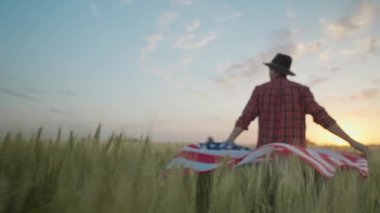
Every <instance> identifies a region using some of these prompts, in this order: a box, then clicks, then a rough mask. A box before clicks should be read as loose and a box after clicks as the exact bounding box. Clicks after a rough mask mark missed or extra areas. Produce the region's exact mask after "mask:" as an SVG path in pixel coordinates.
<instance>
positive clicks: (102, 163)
mask: <svg viewBox="0 0 380 213" xmlns="http://www.w3.org/2000/svg"><path fill="white" fill-rule="evenodd" d="M41 133H42V129H39V131H38V132H37V133H36V134H34V135H33V136H32V137H31V138H24V137H23V136H22V135H21V134H11V133H9V134H7V135H6V136H4V137H2V138H1V144H0V212H70V213H75V212H131V213H132V212H133V213H134V212H138V213H140V212H141V213H145V212H147V213H149V212H158V213H159V212H162V213H171V212H173V213H182V212H183V213H186V212H188V213H192V212H210V213H223V212H311V213H314V212H315V213H317V212H331V213H335V212H345V213H346V212H347V213H349V212H352V213H358V212H365V213H371V212H373V213H375V212H380V158H379V154H380V152H379V150H376V148H373V155H372V156H371V158H370V159H369V164H370V167H369V168H370V175H369V177H368V178H366V179H363V178H362V177H360V176H359V175H358V173H357V172H353V171H339V172H338V174H337V175H336V177H334V178H331V179H325V178H322V177H320V176H319V175H318V174H316V173H315V171H314V170H313V169H312V168H310V167H309V166H307V165H304V164H303V163H302V162H300V161H298V160H297V159H289V160H286V161H275V162H265V163H261V164H259V165H255V166H249V167H244V168H241V169H236V170H231V169H228V168H221V169H218V170H217V171H216V172H214V173H213V174H212V175H207V176H205V175H204V176H201V177H199V176H197V175H194V174H189V175H183V174H182V173H181V172H180V171H178V172H175V171H174V172H171V173H170V174H166V175H163V174H162V169H164V168H165V165H166V164H167V163H168V162H169V161H170V160H171V159H172V158H173V156H174V155H175V154H176V152H177V151H178V150H179V149H180V148H181V147H183V146H184V144H181V143H178V144H176V143H170V144H169V143H168V144H164V143H153V142H150V140H149V139H148V138H147V139H145V140H137V141H136V140H130V139H127V138H126V137H125V136H123V135H122V134H120V135H114V134H113V135H111V136H110V137H109V139H107V140H101V139H100V130H99V129H98V131H97V133H96V134H95V135H94V136H88V137H86V138H77V137H76V136H75V134H74V133H73V132H71V134H70V137H68V139H63V137H61V131H59V133H58V136H57V138H54V139H43V138H42V137H41Z"/></svg>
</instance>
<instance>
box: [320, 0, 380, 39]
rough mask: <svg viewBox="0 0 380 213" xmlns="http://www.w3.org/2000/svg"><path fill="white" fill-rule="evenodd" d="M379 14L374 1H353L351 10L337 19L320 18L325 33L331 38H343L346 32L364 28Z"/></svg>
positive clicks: (373, 21) (377, 6)
mask: <svg viewBox="0 0 380 213" xmlns="http://www.w3.org/2000/svg"><path fill="white" fill-rule="evenodd" d="M378 16H379V5H378V4H377V3H375V1H370V0H361V1H359V2H355V4H354V5H353V8H352V10H351V11H347V12H346V14H344V15H343V16H342V17H341V18H340V19H339V20H337V21H326V20H323V19H322V20H321V23H322V25H323V26H324V28H325V31H326V32H327V34H328V35H329V36H331V37H333V38H337V39H339V38H344V37H346V36H347V35H348V34H350V33H352V32H355V31H357V30H360V29H363V28H366V27H368V26H370V25H371V24H373V23H375V21H376V20H377V18H378Z"/></svg>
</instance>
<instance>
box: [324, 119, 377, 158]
mask: <svg viewBox="0 0 380 213" xmlns="http://www.w3.org/2000/svg"><path fill="white" fill-rule="evenodd" d="M327 130H329V131H330V132H331V133H333V134H335V135H337V136H339V137H340V138H342V139H343V140H345V141H347V142H348V143H349V144H350V145H351V146H352V147H353V148H355V149H357V150H359V151H360V152H362V153H363V154H364V155H365V156H366V157H368V156H369V155H370V151H369V148H368V147H367V146H366V145H364V144H361V143H359V142H357V141H355V140H354V139H352V138H351V137H350V136H349V135H348V134H347V133H346V132H345V131H343V129H342V128H340V126H339V125H338V124H337V123H334V124H332V125H331V126H330V127H329V128H327Z"/></svg>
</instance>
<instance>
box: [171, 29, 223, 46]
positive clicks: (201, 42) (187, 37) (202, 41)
mask: <svg viewBox="0 0 380 213" xmlns="http://www.w3.org/2000/svg"><path fill="white" fill-rule="evenodd" d="M216 37H217V36H216V33H208V34H207V35H205V36H196V35H195V34H193V33H185V34H182V35H180V36H179V37H178V39H177V40H176V41H175V43H174V45H173V47H174V48H178V49H183V50H189V49H199V48H202V47H204V46H206V45H207V44H208V43H210V42H211V41H213V40H215V39H216Z"/></svg>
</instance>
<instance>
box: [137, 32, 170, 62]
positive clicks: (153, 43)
mask: <svg viewBox="0 0 380 213" xmlns="http://www.w3.org/2000/svg"><path fill="white" fill-rule="evenodd" d="M146 40H147V42H148V44H147V45H146V46H145V47H144V48H143V49H142V51H141V54H142V57H146V56H147V55H149V54H150V53H152V52H153V51H154V50H156V49H157V47H158V45H159V44H160V42H161V41H162V40H164V35H163V34H162V33H157V34H153V35H150V36H148V37H147V38H146Z"/></svg>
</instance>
